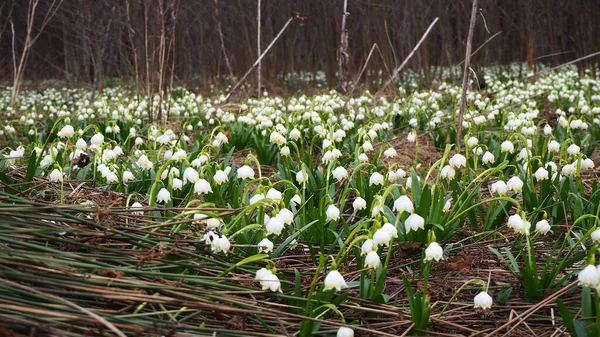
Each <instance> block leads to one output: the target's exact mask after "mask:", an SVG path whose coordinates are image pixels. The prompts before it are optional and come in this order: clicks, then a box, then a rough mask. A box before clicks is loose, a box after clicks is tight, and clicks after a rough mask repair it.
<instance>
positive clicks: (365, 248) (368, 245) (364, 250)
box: [360, 239, 377, 255]
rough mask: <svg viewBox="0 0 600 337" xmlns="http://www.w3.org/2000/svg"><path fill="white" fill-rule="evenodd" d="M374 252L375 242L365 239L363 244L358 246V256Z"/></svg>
mask: <svg viewBox="0 0 600 337" xmlns="http://www.w3.org/2000/svg"><path fill="white" fill-rule="evenodd" d="M376 250H377V244H376V243H375V241H373V240H371V239H367V240H365V242H363V244H362V246H360V255H367V254H369V253H370V252H374V251H376Z"/></svg>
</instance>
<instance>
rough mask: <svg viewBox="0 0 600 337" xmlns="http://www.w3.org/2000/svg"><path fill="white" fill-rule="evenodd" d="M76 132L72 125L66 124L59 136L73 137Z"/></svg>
mask: <svg viewBox="0 0 600 337" xmlns="http://www.w3.org/2000/svg"><path fill="white" fill-rule="evenodd" d="M74 134H75V129H74V128H73V126H71V125H65V126H63V128H62V129H60V131H58V137H59V138H71V137H73V135H74Z"/></svg>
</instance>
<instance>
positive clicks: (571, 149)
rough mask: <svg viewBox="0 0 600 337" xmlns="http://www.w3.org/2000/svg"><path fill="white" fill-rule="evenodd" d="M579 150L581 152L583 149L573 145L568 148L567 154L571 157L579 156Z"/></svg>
mask: <svg viewBox="0 0 600 337" xmlns="http://www.w3.org/2000/svg"><path fill="white" fill-rule="evenodd" d="M579 150H581V148H580V147H579V146H577V145H575V144H571V145H569V147H568V148H567V152H568V153H569V154H570V155H572V156H574V155H576V154H578V153H579Z"/></svg>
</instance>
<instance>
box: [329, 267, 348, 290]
mask: <svg viewBox="0 0 600 337" xmlns="http://www.w3.org/2000/svg"><path fill="white" fill-rule="evenodd" d="M347 287H348V285H347V284H346V281H345V280H344V277H343V276H342V274H340V272H339V271H337V270H332V271H330V272H329V274H327V276H326V277H325V290H331V289H335V290H337V291H340V290H342V288H347Z"/></svg>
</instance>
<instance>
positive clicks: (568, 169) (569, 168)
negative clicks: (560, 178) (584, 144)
mask: <svg viewBox="0 0 600 337" xmlns="http://www.w3.org/2000/svg"><path fill="white" fill-rule="evenodd" d="M576 171H577V167H575V166H574V165H573V164H567V165H565V166H563V168H562V169H561V170H560V173H562V175H564V176H572V175H574V174H575V172H576Z"/></svg>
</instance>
